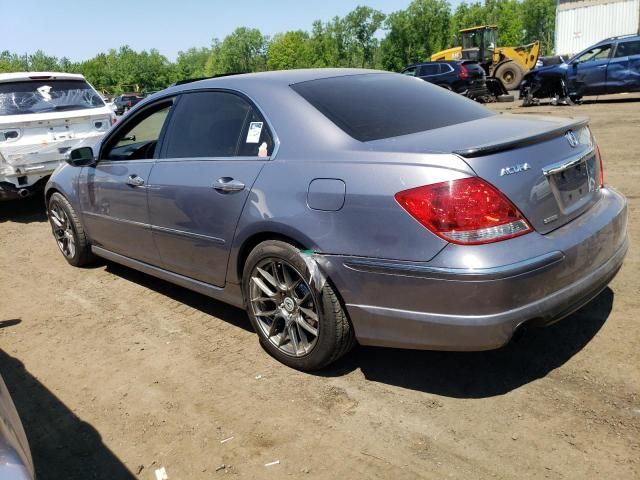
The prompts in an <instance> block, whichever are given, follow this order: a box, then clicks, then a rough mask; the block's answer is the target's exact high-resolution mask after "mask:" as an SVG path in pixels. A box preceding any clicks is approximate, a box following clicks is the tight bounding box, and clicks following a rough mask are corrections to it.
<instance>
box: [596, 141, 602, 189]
mask: <svg viewBox="0 0 640 480" xmlns="http://www.w3.org/2000/svg"><path fill="white" fill-rule="evenodd" d="M596 157H598V163H599V164H600V188H602V187H604V165H603V164H602V155H601V154H600V147H598V146H596Z"/></svg>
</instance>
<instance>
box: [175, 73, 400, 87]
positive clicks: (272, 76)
mask: <svg viewBox="0 0 640 480" xmlns="http://www.w3.org/2000/svg"><path fill="white" fill-rule="evenodd" d="M365 73H388V72H383V71H381V70H366V69H361V68H308V69H298V70H277V71H271V72H258V73H241V74H236V75H224V76H220V77H217V78H206V79H203V80H196V81H194V82H189V83H183V84H181V85H177V86H175V87H169V88H168V89H167V90H164V91H163V92H167V91H176V90H193V89H197V88H225V86H226V85H233V86H234V87H237V86H240V85H242V86H246V85H250V84H252V83H256V84H265V83H268V84H270V85H272V86H275V85H278V86H283V87H284V86H289V85H293V84H296V83H301V82H308V81H311V80H321V79H323V78H332V77H342V76H347V75H361V74H365Z"/></svg>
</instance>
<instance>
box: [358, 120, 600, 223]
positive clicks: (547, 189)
mask: <svg viewBox="0 0 640 480" xmlns="http://www.w3.org/2000/svg"><path fill="white" fill-rule="evenodd" d="M586 125H587V124H586V121H585V120H583V119H549V118H540V117H529V116H524V115H523V116H512V115H496V116H492V117H488V118H484V119H481V120H476V121H472V122H467V123H462V124H458V125H453V126H449V127H444V128H441V129H437V130H431V131H428V132H422V133H417V134H413V135H406V136H404V137H396V138H395V139H386V140H379V141H376V142H369V144H370V145H371V146H373V147H374V148H375V149H376V150H377V149H382V150H387V149H393V150H398V151H411V152H414V151H415V152H417V151H424V152H432V153H435V152H439V153H444V152H452V153H455V154H457V155H459V156H460V157H461V158H463V159H464V161H465V162H466V163H467V164H468V165H469V166H470V167H471V168H472V169H473V170H474V171H475V172H476V173H477V175H478V176H479V177H481V178H483V179H485V180H487V181H489V182H491V183H492V184H493V185H494V186H496V187H497V188H498V189H499V190H500V191H502V192H503V193H504V194H505V195H506V196H507V197H508V198H509V199H510V200H511V201H512V202H513V203H514V205H515V206H516V207H517V208H518V209H519V210H520V211H521V212H522V214H523V215H524V216H525V217H526V218H527V220H528V221H529V222H530V223H531V225H532V226H533V228H535V229H536V230H537V231H538V232H540V233H543V234H544V233H548V232H550V231H552V230H554V229H556V228H558V227H560V226H562V225H564V224H566V223H568V222H570V221H571V220H573V219H574V218H576V217H577V216H579V215H580V214H582V213H583V212H585V211H586V210H588V209H589V208H590V207H591V206H592V205H593V204H594V203H595V202H597V200H598V199H599V195H600V193H599V176H600V166H599V164H598V161H597V158H596V152H595V145H594V144H593V142H592V138H591V134H590V132H589V129H588V128H587V126H586ZM569 132H571V133H569ZM574 140H575V142H574ZM374 144H375V145H374Z"/></svg>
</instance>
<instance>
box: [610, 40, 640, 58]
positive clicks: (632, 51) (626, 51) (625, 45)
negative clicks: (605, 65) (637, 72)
mask: <svg viewBox="0 0 640 480" xmlns="http://www.w3.org/2000/svg"><path fill="white" fill-rule="evenodd" d="M633 55H640V40H635V41H632V42H620V43H619V44H618V48H617V49H616V57H631V56H633Z"/></svg>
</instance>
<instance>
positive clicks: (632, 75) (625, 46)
mask: <svg viewBox="0 0 640 480" xmlns="http://www.w3.org/2000/svg"><path fill="white" fill-rule="evenodd" d="M639 90H640V40H637V39H636V40H627V41H620V42H619V43H618V45H617V46H616V49H615V53H614V54H613V58H612V59H611V62H609V66H608V67H607V93H618V92H634V91H639Z"/></svg>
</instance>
